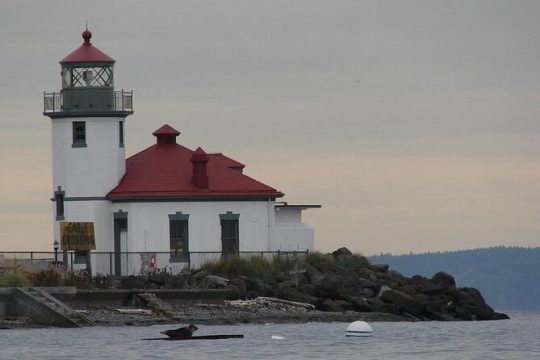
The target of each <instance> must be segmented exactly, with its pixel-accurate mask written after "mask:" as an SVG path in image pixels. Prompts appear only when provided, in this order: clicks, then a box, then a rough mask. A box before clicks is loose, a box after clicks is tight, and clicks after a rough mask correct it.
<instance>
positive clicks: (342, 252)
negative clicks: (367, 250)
mask: <svg viewBox="0 0 540 360" xmlns="http://www.w3.org/2000/svg"><path fill="white" fill-rule="evenodd" d="M352 254H353V253H352V252H351V251H350V250H349V249H347V248H346V247H340V248H339V249H337V250H336V251H334V252H333V253H332V256H334V257H335V258H336V259H337V258H339V257H341V256H351V255H352Z"/></svg>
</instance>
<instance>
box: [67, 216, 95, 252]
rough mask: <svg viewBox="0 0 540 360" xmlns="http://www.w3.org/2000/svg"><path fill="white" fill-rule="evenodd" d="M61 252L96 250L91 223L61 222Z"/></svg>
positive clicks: (92, 224)
mask: <svg viewBox="0 0 540 360" xmlns="http://www.w3.org/2000/svg"><path fill="white" fill-rule="evenodd" d="M60 238H61V239H62V241H61V242H62V250H76V251H88V250H95V249H96V237H95V236H94V223H93V222H61V223H60Z"/></svg>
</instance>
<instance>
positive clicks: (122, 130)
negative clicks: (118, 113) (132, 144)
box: [118, 121, 124, 147]
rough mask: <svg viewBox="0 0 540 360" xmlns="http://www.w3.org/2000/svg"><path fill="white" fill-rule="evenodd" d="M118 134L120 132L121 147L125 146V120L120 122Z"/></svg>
mask: <svg viewBox="0 0 540 360" xmlns="http://www.w3.org/2000/svg"><path fill="white" fill-rule="evenodd" d="M118 134H119V139H118V140H119V143H120V147H124V122H123V121H120V122H119V123H118Z"/></svg>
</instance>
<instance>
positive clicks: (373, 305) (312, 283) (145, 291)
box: [0, 248, 508, 328]
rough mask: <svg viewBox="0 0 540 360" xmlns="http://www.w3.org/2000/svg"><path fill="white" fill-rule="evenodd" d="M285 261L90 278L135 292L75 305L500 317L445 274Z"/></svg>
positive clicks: (216, 314)
mask: <svg viewBox="0 0 540 360" xmlns="http://www.w3.org/2000/svg"><path fill="white" fill-rule="evenodd" d="M295 261H296V260H295ZM293 265H294V266H293V267H291V263H290V262H289V263H286V262H283V260H280V259H277V262H274V263H270V262H265V261H264V260H263V259H256V258H252V259H248V260H245V259H240V258H234V259H232V260H230V261H229V262H223V263H218V264H215V265H212V264H211V266H203V268H202V269H197V270H188V271H186V272H182V273H180V274H177V275H171V274H167V273H156V274H150V275H146V276H127V277H122V278H101V279H92V281H93V282H92V283H91V284H90V286H91V287H94V288H98V289H105V290H106V289H132V290H133V289H139V290H140V291H139V292H136V293H134V294H133V295H132V298H131V300H129V301H128V302H124V304H125V305H124V306H125V308H123V309H118V308H114V307H107V306H103V304H102V306H101V307H99V306H96V305H94V304H97V303H96V302H92V301H90V302H84V301H82V302H80V301H79V302H78V303H77V304H76V309H77V310H78V311H80V312H81V313H82V314H84V315H85V316H86V317H87V318H89V319H90V320H91V321H93V322H94V323H96V324H97V325H102V326H124V325H128V326H129V325H141V326H144V325H154V324H164V323H184V324H186V323H195V324H206V325H213V324H239V323H302V322H334V321H342V322H352V321H355V320H365V321H430V320H437V321H471V320H501V319H508V316H507V315H506V314H502V313H498V312H495V311H494V310H493V309H492V308H491V307H490V306H489V305H488V304H486V302H485V301H484V298H483V297H482V295H481V294H480V292H479V291H478V290H477V289H474V288H467V287H457V286H456V283H455V280H454V278H453V277H452V276H451V275H450V274H447V273H445V272H438V273H436V274H435V275H433V277H432V278H426V277H423V276H418V275H416V276H413V277H410V278H409V277H405V276H403V275H402V274H400V273H398V272H397V271H394V270H391V269H389V267H388V265H384V264H370V263H369V262H368V261H367V259H366V258H365V257H363V256H361V255H356V254H352V253H351V252H350V251H349V250H347V249H346V248H341V249H338V250H336V251H335V252H333V253H332V254H320V253H319V254H317V253H315V254H309V256H308V257H307V258H305V259H303V261H302V262H295V263H293ZM272 267H274V269H273V268H272ZM275 268H277V271H276V269H275ZM254 269H259V271H258V272H256V271H254ZM171 289H185V290H190V289H191V290H196V289H198V290H212V291H214V290H215V291H227V293H228V294H229V295H227V296H228V297H227V298H226V299H228V300H225V301H224V299H222V300H221V303H220V304H219V305H218V304H208V303H209V302H211V301H206V303H205V301H204V299H200V300H203V301H199V304H190V305H186V303H185V301H184V302H183V303H182V302H180V304H179V302H178V301H170V303H167V302H166V301H164V300H167V299H165V298H164V299H161V298H160V297H159V296H160V295H159V291H167V290H171ZM218 289H222V290H218ZM207 300H208V299H207ZM128 303H129V305H128ZM201 303H202V304H201ZM27 320H28V319H0V328H13V327H34V326H35V325H34V324H31V323H30V322H29V321H27Z"/></svg>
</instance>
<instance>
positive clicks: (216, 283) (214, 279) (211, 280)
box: [204, 275, 229, 289]
mask: <svg viewBox="0 0 540 360" xmlns="http://www.w3.org/2000/svg"><path fill="white" fill-rule="evenodd" d="M204 281H205V282H206V283H207V284H208V288H210V289H221V288H224V287H227V285H228V284H229V279H225V278H224V277H221V276H216V275H207V276H206V277H204Z"/></svg>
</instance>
